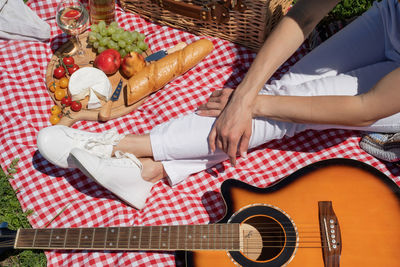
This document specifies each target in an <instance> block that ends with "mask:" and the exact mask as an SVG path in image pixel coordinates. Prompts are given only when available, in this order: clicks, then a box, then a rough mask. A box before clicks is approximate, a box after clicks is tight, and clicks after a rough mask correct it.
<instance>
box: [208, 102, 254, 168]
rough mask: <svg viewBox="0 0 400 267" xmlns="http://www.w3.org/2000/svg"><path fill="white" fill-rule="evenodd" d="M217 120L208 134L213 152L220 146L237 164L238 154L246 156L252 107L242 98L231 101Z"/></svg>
mask: <svg viewBox="0 0 400 267" xmlns="http://www.w3.org/2000/svg"><path fill="white" fill-rule="evenodd" d="M219 113H220V115H219V117H218V118H217V120H216V121H215V123H214V125H213V128H212V129H211V132H210V134H209V136H208V142H209V145H210V149H211V151H212V152H214V151H215V150H216V148H219V149H221V150H223V151H224V152H225V153H226V154H227V155H228V156H229V159H230V162H231V164H232V165H233V166H235V165H236V155H237V154H239V155H240V156H242V157H246V155H247V154H246V153H247V149H248V146H249V142H250V137H251V133H252V109H251V105H246V104H244V103H243V101H241V100H238V101H237V100H234V99H233V98H232V100H231V101H229V103H228V104H227V105H226V106H225V108H224V109H223V111H222V112H221V111H219Z"/></svg>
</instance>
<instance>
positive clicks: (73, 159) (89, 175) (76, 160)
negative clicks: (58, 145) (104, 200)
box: [69, 154, 138, 209]
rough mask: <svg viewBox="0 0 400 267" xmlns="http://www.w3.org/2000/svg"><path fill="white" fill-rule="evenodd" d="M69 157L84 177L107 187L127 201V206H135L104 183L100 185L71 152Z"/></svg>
mask: <svg viewBox="0 0 400 267" xmlns="http://www.w3.org/2000/svg"><path fill="white" fill-rule="evenodd" d="M69 157H71V160H72V161H73V163H74V164H75V166H77V168H78V169H79V170H80V171H81V172H83V174H84V175H86V177H89V178H91V179H92V180H93V181H95V182H96V184H98V185H100V186H101V187H103V188H105V189H107V190H108V191H110V192H111V193H113V195H114V196H117V197H118V198H119V199H121V200H123V201H124V202H125V203H127V204H128V205H129V206H131V207H133V208H135V209H138V208H136V207H135V206H133V205H131V204H130V203H129V201H127V200H125V199H124V198H123V197H120V196H119V195H117V194H115V193H114V192H113V191H111V190H110V189H108V188H107V187H105V186H104V185H102V184H101V183H100V182H99V181H97V179H96V178H94V176H93V175H92V174H91V173H90V172H89V171H88V170H87V169H86V168H85V167H84V166H83V165H82V164H81V162H80V161H79V160H78V159H77V158H76V157H75V156H74V155H72V154H70V155H69Z"/></svg>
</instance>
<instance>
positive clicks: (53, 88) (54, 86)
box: [47, 81, 60, 93]
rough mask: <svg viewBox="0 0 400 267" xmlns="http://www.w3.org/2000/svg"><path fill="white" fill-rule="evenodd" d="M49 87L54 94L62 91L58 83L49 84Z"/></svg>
mask: <svg viewBox="0 0 400 267" xmlns="http://www.w3.org/2000/svg"><path fill="white" fill-rule="evenodd" d="M47 86H48V87H49V90H50V92H52V93H54V92H55V91H56V90H57V89H60V84H59V83H58V81H52V82H49V84H48V85H47Z"/></svg>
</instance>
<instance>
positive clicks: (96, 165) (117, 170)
mask: <svg viewBox="0 0 400 267" xmlns="http://www.w3.org/2000/svg"><path fill="white" fill-rule="evenodd" d="M115 156H116V157H112V158H100V157H97V156H95V155H93V154H91V153H89V152H87V151H85V150H82V149H79V148H73V149H72V150H71V156H70V158H71V160H73V161H74V162H75V165H76V166H77V167H78V168H79V169H80V170H81V171H82V172H83V173H84V174H85V175H86V176H88V177H90V178H92V179H93V180H95V181H96V182H97V183H98V184H100V185H102V186H104V187H105V188H107V189H108V190H110V191H111V192H113V193H114V194H115V195H117V196H118V197H119V198H121V199H122V200H124V201H125V202H127V203H128V204H129V205H131V206H133V207H135V208H137V209H139V210H140V209H142V208H143V207H144V205H145V204H146V199H147V197H148V196H149V195H150V191H151V188H152V187H153V183H150V182H147V181H145V180H143V178H142V163H141V162H140V161H139V160H138V159H137V158H136V157H135V156H134V155H132V154H129V153H123V152H121V151H116V152H115Z"/></svg>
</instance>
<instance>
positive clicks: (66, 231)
mask: <svg viewBox="0 0 400 267" xmlns="http://www.w3.org/2000/svg"><path fill="white" fill-rule="evenodd" d="M68 230H69V229H68V228H67V229H66V230H65V235H64V247H66V243H67V235H68Z"/></svg>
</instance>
